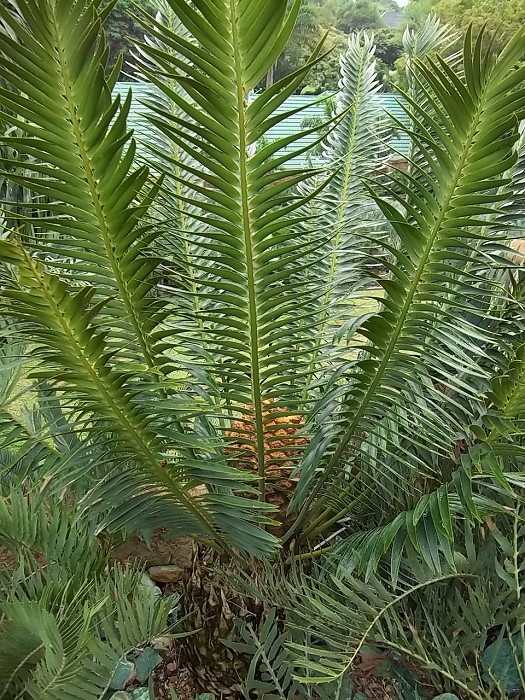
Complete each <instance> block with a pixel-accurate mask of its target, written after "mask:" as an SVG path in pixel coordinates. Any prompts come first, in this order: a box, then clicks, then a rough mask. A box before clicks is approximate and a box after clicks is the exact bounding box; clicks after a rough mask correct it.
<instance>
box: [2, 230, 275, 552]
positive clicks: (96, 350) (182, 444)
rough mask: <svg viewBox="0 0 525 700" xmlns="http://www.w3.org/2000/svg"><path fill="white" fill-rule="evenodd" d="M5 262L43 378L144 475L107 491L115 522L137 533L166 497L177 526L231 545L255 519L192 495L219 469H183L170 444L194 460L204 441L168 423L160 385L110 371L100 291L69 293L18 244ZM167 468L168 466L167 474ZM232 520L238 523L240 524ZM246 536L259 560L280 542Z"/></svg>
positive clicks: (199, 465) (7, 250)
mask: <svg viewBox="0 0 525 700" xmlns="http://www.w3.org/2000/svg"><path fill="white" fill-rule="evenodd" d="M0 259H1V260H2V261H3V262H6V263H8V264H11V265H13V266H15V267H16V268H18V270H19V274H20V279H19V280H18V282H17V284H16V286H14V287H13V288H11V289H8V290H5V292H4V298H5V301H6V304H7V305H6V312H9V313H10V314H11V315H12V316H14V317H15V318H24V319H25V321H26V322H27V323H31V325H32V329H33V333H34V336H33V337H34V339H35V340H37V339H38V341H39V342H40V347H39V348H38V349H37V353H38V356H39V358H41V359H42V360H43V361H45V370H44V369H43V368H40V369H39V370H38V374H39V375H40V376H44V377H46V378H49V379H52V380H53V382H54V383H55V386H59V385H61V387H60V390H61V391H64V390H65V386H66V385H67V387H68V398H69V400H71V399H72V398H73V395H75V396H77V397H78V398H79V399H81V402H82V409H81V411H80V412H79V413H80V416H81V418H82V421H83V422H85V423H86V424H88V425H89V424H90V423H92V422H93V423H94V424H95V425H96V426H97V432H100V431H103V432H107V433H108V434H109V435H112V436H113V438H112V439H111V441H110V443H111V456H112V460H113V462H114V464H116V463H117V462H120V464H121V465H124V464H129V463H130V461H131V463H133V464H134V465H135V469H136V470H138V471H137V476H136V479H139V481H140V484H137V481H136V480H133V479H132V478H131V475H130V479H129V480H128V482H127V483H126V487H125V489H124V491H123V490H122V489H116V488H115V489H107V490H106V493H107V499H109V502H108V503H107V505H109V503H111V504H112V505H113V508H114V509H115V510H114V514H113V516H112V522H114V523H116V524H118V525H119V526H121V527H126V526H127V524H128V522H129V520H130V519H133V520H132V521H133V522H134V524H135V525H137V523H140V511H139V512H137V505H138V504H139V503H140V504H142V505H144V502H145V501H148V502H151V501H154V499H155V497H159V498H158V502H159V505H160V495H161V494H163V496H164V499H167V501H168V503H169V505H170V507H171V509H170V518H169V525H170V526H172V527H173V528H174V529H175V530H179V531H182V532H185V533H188V532H191V533H193V534H195V535H196V536H201V537H202V536H204V537H211V538H215V539H217V541H218V543H219V544H222V545H225V541H224V538H223V535H221V534H220V530H221V528H222V527H224V528H227V529H228V534H232V532H233V531H235V523H236V522H238V521H239V519H240V520H241V521H242V520H245V519H247V517H250V516H247V515H246V514H243V513H242V511H241V510H240V509H239V508H236V509H233V508H231V509H228V508H227V507H225V506H224V505H223V504H221V503H220V502H219V503H217V504H216V506H215V515H213V513H212V511H213V509H214V495H213V494H212V493H210V494H207V495H205V496H203V497H198V498H197V497H194V496H193V495H192V493H191V491H192V489H193V488H194V487H195V486H196V485H198V484H200V483H202V482H203V480H206V478H207V476H208V477H209V480H210V483H213V482H214V481H215V480H216V479H215V478H214V476H213V472H215V470H216V467H217V465H216V464H210V462H207V463H206V462H204V460H203V461H201V462H199V461H196V460H194V463H193V466H192V465H191V463H190V462H188V463H186V464H181V463H180V462H179V459H178V458H177V456H175V455H173V454H172V453H170V451H169V446H170V444H175V445H176V446H177V447H178V448H179V449H180V450H184V449H185V448H186V454H187V455H188V454H189V453H190V452H191V450H192V449H196V448H201V449H202V448H203V447H205V446H204V445H202V441H201V440H199V439H198V438H197V437H196V436H192V435H191V434H183V433H180V432H178V430H177V428H176V426H175V427H171V426H170V424H169V423H168V422H167V421H166V417H167V414H168V412H169V413H170V414H171V412H172V411H173V402H172V401H168V402H167V406H166V408H165V409H163V408H162V400H161V399H160V398H155V397H154V395H152V393H151V392H152V390H153V389H156V388H157V384H156V383H155V382H153V381H152V380H151V379H149V381H145V379H146V377H147V375H146V376H145V373H143V374H142V376H140V374H139V375H138V376H137V374H133V373H131V372H130V371H128V372H122V371H117V370H114V369H112V368H111V367H110V366H109V365H108V359H109V358H111V356H112V351H111V347H109V348H108V345H107V342H106V335H107V334H106V333H104V331H103V330H101V329H100V327H98V326H97V325H95V324H94V323H93V319H94V317H96V314H97V312H98V309H99V307H100V304H99V303H93V299H94V295H95V289H94V288H93V287H87V286H84V287H73V288H72V289H69V288H68V286H67V284H66V283H65V282H63V281H62V280H60V279H58V278H57V277H55V276H54V275H50V274H49V273H48V272H46V271H45V269H43V268H42V265H41V264H39V263H38V262H36V261H35V260H34V259H33V258H32V257H30V256H29V255H28V253H27V251H26V250H25V249H24V248H23V247H22V246H21V245H20V244H18V243H14V242H8V241H1V242H0ZM9 304H11V305H9ZM57 383H58V384H57ZM138 397H140V401H139V400H138ZM163 460H165V461H166V465H165V466H164V467H163V466H162V465H161V461H163ZM125 473H127V470H126V472H125ZM112 476H113V475H112V473H111V472H109V473H108V475H107V479H108V480H109V481H108V482H106V486H108V483H109V484H110V483H111V479H112ZM220 476H222V474H221V475H220ZM224 479H226V480H227V481H229V483H230V485H231V487H232V488H235V489H236V490H238V489H240V488H242V487H243V484H242V483H241V482H240V481H236V480H235V479H234V477H233V476H232V474H231V472H225V473H224ZM104 482H105V480H103V483H104ZM148 486H149V488H148ZM113 499H114V500H113ZM241 500H242V499H241ZM250 510H251V511H252V514H253V513H254V511H256V510H257V507H256V506H255V505H254V504H250ZM154 511H155V509H154ZM225 511H226V512H225ZM149 512H150V510H149V509H148V508H145V509H144V516H145V517H146V519H147V518H148V517H149V515H148V514H149ZM152 512H153V511H152ZM117 513H118V516H119V517H117V515H116V514H117ZM229 516H233V521H232V519H231V517H229ZM215 518H216V519H217V522H216V523H215V522H214V520H215ZM159 522H160V521H159ZM253 530H255V528H253ZM240 532H242V535H241V539H243V541H245V542H246V544H247V546H248V548H249V549H251V547H252V545H253V551H254V552H258V553H260V552H261V551H263V550H264V549H265V547H267V546H269V547H270V548H272V546H273V542H274V540H273V538H272V537H271V536H270V535H266V534H265V533H263V532H262V531H261V533H258V532H257V531H254V532H253V534H252V529H251V528H250V527H247V528H246V529H245V530H244V532H243V530H240ZM250 543H251V544H250ZM225 546H227V545H225Z"/></svg>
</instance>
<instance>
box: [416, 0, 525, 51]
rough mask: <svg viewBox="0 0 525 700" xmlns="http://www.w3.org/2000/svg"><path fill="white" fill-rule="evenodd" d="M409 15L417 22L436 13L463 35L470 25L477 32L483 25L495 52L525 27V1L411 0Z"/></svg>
mask: <svg viewBox="0 0 525 700" xmlns="http://www.w3.org/2000/svg"><path fill="white" fill-rule="evenodd" d="M406 12H407V15H408V17H410V18H411V19H412V20H414V21H415V22H416V23H419V22H421V21H422V20H423V19H424V18H425V17H426V16H427V15H428V13H429V12H434V13H435V14H436V15H437V16H438V17H439V18H440V19H441V20H443V21H444V22H446V23H447V24H449V25H450V26H451V27H454V28H457V29H458V30H459V31H461V32H462V33H463V32H464V31H465V30H466V28H467V27H468V26H469V25H470V24H472V26H473V28H474V32H475V33H477V32H479V30H480V29H481V28H482V27H483V26H484V27H485V28H486V31H487V32H488V33H489V34H490V35H491V36H492V37H493V38H494V39H495V44H494V48H495V49H499V48H500V47H501V45H502V44H503V43H504V42H505V40H506V39H508V38H509V37H510V36H512V35H513V34H514V33H515V32H516V31H517V30H518V29H519V28H520V27H522V26H523V24H525V0H410V2H409V4H408V5H407V8H406Z"/></svg>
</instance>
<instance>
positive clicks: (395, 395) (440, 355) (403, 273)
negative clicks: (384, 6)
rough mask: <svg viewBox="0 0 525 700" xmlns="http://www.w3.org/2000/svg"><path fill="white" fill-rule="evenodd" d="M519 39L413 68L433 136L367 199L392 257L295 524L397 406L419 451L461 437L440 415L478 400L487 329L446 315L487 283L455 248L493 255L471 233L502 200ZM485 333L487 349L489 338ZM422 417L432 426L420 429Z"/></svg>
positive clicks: (306, 477) (387, 446) (434, 451)
mask: <svg viewBox="0 0 525 700" xmlns="http://www.w3.org/2000/svg"><path fill="white" fill-rule="evenodd" d="M523 45H524V39H523V36H522V34H521V33H518V34H517V35H516V36H515V37H514V39H513V41H512V42H511V43H510V44H509V46H508V47H507V48H506V49H505V50H504V52H503V53H502V54H501V55H500V56H499V57H493V56H492V55H484V54H482V53H481V52H480V51H479V50H478V49H479V47H476V46H472V45H471V43H470V35H468V36H467V39H466V43H465V49H464V64H465V76H464V77H461V76H458V75H456V74H454V73H453V71H452V70H451V69H450V68H449V67H448V66H447V65H446V64H445V63H444V62H443V61H442V60H441V59H439V58H436V59H428V61H427V62H426V63H425V64H421V65H420V66H419V68H418V70H419V71H420V72H422V73H423V74H424V75H425V79H426V80H427V81H428V84H429V85H431V86H432V90H433V92H432V101H433V105H434V108H435V112H436V114H439V122H437V121H436V120H435V119H433V118H429V116H428V114H427V112H425V110H424V109H423V108H422V107H419V106H417V105H416V104H415V103H412V104H411V108H412V109H413V110H415V112H416V113H417V115H418V119H419V121H420V123H421V125H424V124H426V123H427V122H428V121H429V120H430V119H431V120H432V121H431V124H432V128H433V129H434V127H435V126H436V125H438V124H439V129H437V128H436V129H435V133H437V134H438V137H434V135H433V133H434V132H432V133H431V132H430V131H429V129H427V130H426V132H425V137H424V139H423V137H421V138H420V139H419V147H420V148H421V151H422V153H424V154H425V159H426V163H427V170H426V171H421V180H416V179H414V178H411V177H410V176H408V180H409V182H410V187H407V186H404V187H402V194H400V193H399V191H395V190H394V189H390V190H388V195H389V197H390V198H391V201H389V200H387V199H380V198H376V201H377V203H378V205H379V207H380V208H381V210H382V211H383V213H384V215H385V216H386V217H387V219H388V220H389V221H390V223H391V225H392V227H393V229H394V231H395V233H396V235H397V237H398V240H399V247H393V246H392V247H389V251H390V253H391V254H392V256H393V258H394V263H393V264H391V265H389V266H388V269H389V271H390V279H384V280H381V281H380V284H381V286H382V287H383V289H384V292H385V295H384V298H383V300H382V308H381V310H380V311H379V312H378V313H377V314H375V315H373V316H372V317H371V318H369V319H368V320H367V321H365V322H364V323H363V324H362V325H361V326H360V333H361V335H362V336H364V337H365V338H366V341H367V342H366V343H365V344H364V346H363V349H362V351H361V354H360V356H359V358H358V360H357V361H356V363H355V365H354V366H353V368H352V370H351V371H350V372H349V373H348V374H347V376H346V377H345V380H346V386H345V388H344V390H343V392H342V393H343V405H342V410H341V412H340V414H339V415H336V420H339V421H340V428H337V430H338V431H339V430H340V433H339V437H337V438H336V439H335V441H334V447H332V448H331V449H330V450H329V454H331V456H329V457H325V459H324V463H323V468H322V470H319V471H314V467H315V466H317V465H318V462H317V461H316V459H315V458H314V459H313V460H312V462H311V464H312V467H309V468H308V470H305V471H304V472H303V474H302V484H301V482H300V484H299V488H298V489H297V491H296V492H295V503H294V505H295V506H298V505H300V504H301V502H303V503H304V505H303V506H302V514H303V515H302V517H301V518H300V519H299V525H297V526H296V527H297V528H298V527H299V526H300V524H301V523H302V520H303V518H304V514H305V513H306V512H308V510H309V509H310V506H311V504H312V503H313V502H314V500H315V499H316V497H317V495H318V494H319V493H320V492H321V490H322V489H323V486H324V484H326V482H327V481H328V480H329V479H330V478H331V476H332V474H333V473H334V471H335V470H337V469H338V465H339V464H340V461H341V459H342V458H343V459H345V461H346V463H347V465H348V466H347V470H351V469H354V470H355V471H356V473H357V471H358V469H359V464H360V460H361V456H362V455H361V449H360V443H361V441H362V438H363V435H364V436H365V437H366V436H367V435H370V434H373V433H375V431H376V430H377V429H378V426H379V425H381V424H383V423H384V420H385V418H387V417H388V418H391V419H392V420H393V421H394V422H397V423H398V425H399V422H398V421H396V415H397V407H398V406H399V405H400V404H401V405H402V406H403V408H404V409H405V410H406V411H407V412H408V414H409V416H410V421H409V422H408V423H407V424H406V427H403V423H401V424H400V425H399V431H398V435H397V436H396V437H395V439H396V440H398V439H399V432H401V434H402V435H403V437H404V439H405V440H406V441H407V442H409V441H410V440H411V439H412V438H413V436H414V435H416V436H418V437H420V438H421V439H422V441H423V443H424V445H423V444H421V448H423V447H424V450H425V451H426V453H427V455H436V456H441V457H450V456H451V454H452V451H453V448H454V445H455V443H456V441H457V440H458V438H459V437H460V435H458V431H457V427H458V422H457V421H456V420H452V421H450V422H449V423H448V425H447V421H446V420H444V416H446V415H447V413H448V414H449V415H450V414H452V416H454V412H455V411H456V407H455V405H454V403H453V402H454V401H456V399H455V398H454V396H457V395H459V396H460V397H462V401H463V404H464V406H462V409H463V410H464V409H465V406H467V413H466V415H467V416H468V415H469V413H468V411H469V409H468V402H469V401H471V402H473V403H474V404H475V403H476V397H477V392H478V386H479V385H480V382H481V383H483V382H485V386H486V385H487V384H488V382H489V381H490V377H491V374H492V373H493V372H492V371H488V368H487V369H483V367H482V364H483V363H482V360H483V358H485V357H486V356H487V340H486V338H485V337H484V336H482V335H481V334H480V332H479V331H478V329H477V327H476V324H475V323H472V322H470V323H467V322H466V321H462V323H461V324H458V323H457V322H456V315H455V312H456V310H457V309H459V310H461V309H465V308H468V307H469V306H472V304H471V302H470V299H471V297H472V296H474V297H478V298H482V297H483V296H485V298H487V297H488V296H489V295H490V290H489V289H487V286H486V285H485V286H482V285H481V284H479V285H476V283H475V281H474V280H472V277H471V274H470V271H469V270H464V269H463V268H462V267H461V266H460V265H459V264H458V262H460V261H461V260H463V259H464V256H469V257H470V256H472V257H475V256H480V257H479V258H478V259H479V260H480V265H482V262H481V260H483V264H484V265H485V266H489V265H490V264H491V263H490V259H487V257H486V256H483V258H481V255H482V253H481V254H480V249H479V245H478V241H479V240H486V239H487V238H488V237H489V236H490V224H491V221H492V218H491V217H492V216H493V214H494V213H495V212H497V210H498V205H499V202H500V201H501V200H502V199H503V198H504V195H502V194H501V192H500V191H495V190H494V183H495V182H498V184H499V185H504V184H505V183H506V182H507V183H508V181H506V180H503V178H504V176H505V173H507V171H508V170H509V168H510V167H511V165H512V164H513V163H514V162H515V160H516V153H515V149H514V146H515V144H516V142H517V140H518V138H519V132H518V128H517V118H518V119H519V118H520V117H521V116H523V114H524V108H525V98H524V96H523V93H522V91H520V90H517V88H518V87H519V86H520V85H521V83H522V82H523V79H524V78H525V71H523V69H522V68H519V69H514V68H515V65H516V62H517V60H518V57H519V56H520V55H521V54H520V52H521V51H522V50H523ZM396 184H397V185H399V186H400V187H401V186H402V185H403V179H402V178H398V179H396ZM509 196H511V195H510V194H509V193H507V195H505V197H509ZM391 202H393V203H391ZM394 204H395V206H394ZM473 227H476V233H475V234H474V233H473ZM492 342H493V343H494V347H495V348H496V349H497V343H498V340H497V338H496V337H494V338H492ZM407 380H409V383H407ZM412 386H416V387H420V388H421V389H422V390H423V391H424V393H425V395H426V396H427V399H426V403H423V404H422V403H417V404H413V403H412V402H411V396H412V394H411V391H412ZM451 392H452V398H449V394H450V393H451ZM456 404H457V401H456ZM470 416H471V418H470V419H471V420H472V422H473V419H474V418H475V417H477V415H476V414H475V413H473V412H472V411H471V412H470ZM418 425H420V426H421V429H420V432H418V430H419V429H418V428H417V426H418ZM429 425H434V426H435V429H434V430H431V431H429V430H427V426H429ZM423 426H425V428H424V429H423ZM440 433H441V434H440ZM439 434H440V435H439ZM446 443H448V448H447V449H445V451H443V446H444V444H446ZM383 445H384V447H383V451H384V454H385V455H388V454H389V453H394V454H395V453H396V444H395V443H393V442H392V433H390V434H387V435H385V436H384V441H383ZM421 448H420V449H421ZM426 459H428V457H427V458H426ZM379 463H380V462H379ZM347 473H348V472H347ZM312 487H313V488H312ZM337 489H339V490H340V489H341V483H340V482H338V483H337Z"/></svg>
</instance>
